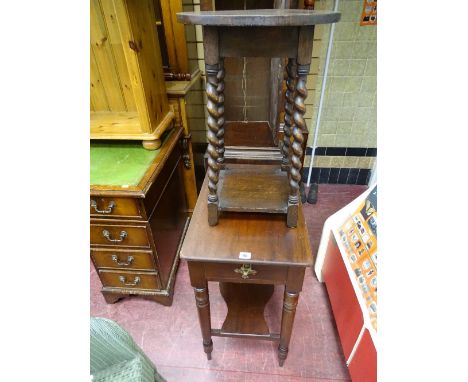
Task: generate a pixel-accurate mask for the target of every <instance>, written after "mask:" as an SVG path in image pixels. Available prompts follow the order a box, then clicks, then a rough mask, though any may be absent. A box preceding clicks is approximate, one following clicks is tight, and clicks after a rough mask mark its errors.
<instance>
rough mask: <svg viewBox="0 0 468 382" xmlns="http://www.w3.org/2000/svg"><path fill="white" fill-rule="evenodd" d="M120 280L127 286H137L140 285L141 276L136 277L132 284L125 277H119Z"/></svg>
mask: <svg viewBox="0 0 468 382" xmlns="http://www.w3.org/2000/svg"><path fill="white" fill-rule="evenodd" d="M119 280H120V282H121V283H122V284H124V285H125V286H135V285H138V284H139V283H140V281H141V279H140V277H139V276H135V279H134V280H133V282H131V283H128V282H127V278H126V277H125V276H119Z"/></svg>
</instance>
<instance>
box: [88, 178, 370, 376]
mask: <svg viewBox="0 0 468 382" xmlns="http://www.w3.org/2000/svg"><path fill="white" fill-rule="evenodd" d="M366 188H367V187H366V186H348V185H320V186H319V194H318V201H317V204H315V205H310V204H306V205H305V206H304V214H305V217H306V220H307V227H308V229H309V235H310V239H311V244H312V250H313V252H314V253H316V251H317V248H318V244H319V242H320V236H321V233H322V227H323V223H324V222H325V220H326V218H327V217H328V216H330V215H331V214H333V213H334V212H336V211H337V210H339V209H340V208H342V207H343V206H345V205H346V204H347V203H349V202H350V201H351V200H353V199H354V198H356V197H357V196H358V195H360V194H361V193H362V192H364V191H365V189H366ZM100 289H101V283H100V281H99V278H98V276H97V274H96V271H95V270H94V267H93V266H91V301H90V303H91V315H92V316H97V317H106V318H110V319H113V320H115V321H117V322H118V323H119V324H120V325H121V326H122V327H123V328H125V329H126V330H127V331H128V332H129V333H130V335H131V336H132V337H133V338H134V340H135V342H136V343H137V344H138V345H139V346H140V347H141V348H142V349H143V351H144V352H145V353H146V354H147V355H148V357H149V358H150V359H152V360H153V362H154V363H155V364H156V366H157V368H158V370H159V371H160V373H161V375H163V376H164V377H165V378H166V379H167V381H168V382H173V381H177V382H179V381H181V382H184V381H189V382H198V381H200V382H202V381H203V382H204V381H245V382H249V381H258V382H263V381H265V382H267V381H268V382H275V381H281V382H293V381H294V382H296V381H297V382H299V381H349V380H350V377H349V374H348V370H347V368H346V365H345V360H344V358H343V353H342V350H341V345H340V342H339V338H338V335H337V332H336V328H335V323H334V320H333V316H332V313H331V309H330V306H329V302H328V297H327V293H326V290H325V287H324V285H322V284H320V283H319V282H318V281H317V279H316V277H315V274H313V271H312V269H307V271H306V277H305V279H304V287H303V291H302V293H301V296H300V299H299V304H298V306H297V313H296V319H295V322H294V328H293V334H292V338H291V344H290V349H289V355H288V358H287V360H286V362H285V364H284V367H279V366H278V361H277V352H276V347H277V343H276V342H270V341H258V340H257V341H255V340H247V339H233V338H222V337H213V344H214V347H213V359H212V360H211V361H208V360H207V359H206V356H205V353H204V352H203V348H202V342H201V335H200V328H199V326H198V316H197V312H196V307H195V302H194V297H193V292H192V288H191V286H190V281H189V275H188V268H187V264H186V263H185V262H181V264H180V267H179V270H178V274H177V280H176V285H175V293H174V302H173V304H172V306H171V307H165V306H162V305H160V304H157V303H155V302H153V301H147V300H144V299H141V298H138V297H132V298H127V299H123V300H121V301H119V302H117V303H116V304H106V302H105V301H104V298H103V297H102V295H101V293H100ZM282 289H283V288H279V287H276V289H275V293H274V294H273V297H272V298H271V300H270V301H269V303H268V305H267V307H266V309H265V317H266V320H267V322H268V325H269V327H270V330H271V331H276V332H279V328H280V319H281V306H282V293H283V290H282ZM209 290H210V302H211V316H212V327H214V328H216V327H220V326H221V324H222V322H223V320H224V317H225V315H226V313H227V308H226V305H225V303H224V300H223V299H222V297H221V294H220V292H219V288H218V285H217V283H211V282H210V283H209Z"/></svg>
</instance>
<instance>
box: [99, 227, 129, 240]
mask: <svg viewBox="0 0 468 382" xmlns="http://www.w3.org/2000/svg"><path fill="white" fill-rule="evenodd" d="M102 235H103V236H104V237H105V238H106V239H107V240H108V241H110V242H111V243H121V242H122V241H124V239H125V238H126V237H127V236H128V233H127V232H126V231H120V239H112V237H111V234H110V232H109V231H108V230H107V229H105V230H103V231H102Z"/></svg>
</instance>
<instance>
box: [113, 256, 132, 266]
mask: <svg viewBox="0 0 468 382" xmlns="http://www.w3.org/2000/svg"><path fill="white" fill-rule="evenodd" d="M133 260H134V258H133V256H128V257H127V261H126V262H124V261H120V260H119V257H118V256H117V255H112V261H113V262H114V263H116V264H117V265H123V266H125V267H128V266H129V265H131V264H132V263H133Z"/></svg>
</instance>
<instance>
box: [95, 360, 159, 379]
mask: <svg viewBox="0 0 468 382" xmlns="http://www.w3.org/2000/svg"><path fill="white" fill-rule="evenodd" d="M92 376H93V378H92V380H93V382H154V381H155V380H156V381H162V379H155V371H154V369H153V367H152V366H151V365H150V364H148V362H146V360H145V359H144V358H143V357H141V356H137V357H135V358H133V359H132V360H131V361H123V362H120V363H117V364H115V365H113V366H111V367H108V368H106V369H104V370H101V371H99V372H97V373H95V374H92Z"/></svg>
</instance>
